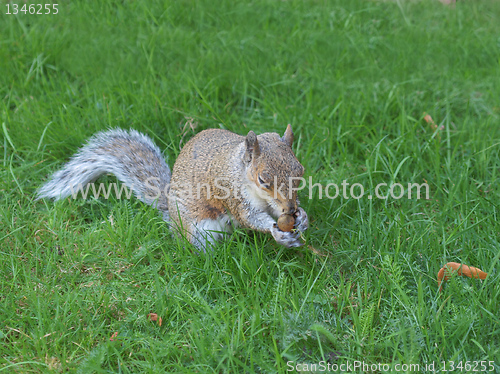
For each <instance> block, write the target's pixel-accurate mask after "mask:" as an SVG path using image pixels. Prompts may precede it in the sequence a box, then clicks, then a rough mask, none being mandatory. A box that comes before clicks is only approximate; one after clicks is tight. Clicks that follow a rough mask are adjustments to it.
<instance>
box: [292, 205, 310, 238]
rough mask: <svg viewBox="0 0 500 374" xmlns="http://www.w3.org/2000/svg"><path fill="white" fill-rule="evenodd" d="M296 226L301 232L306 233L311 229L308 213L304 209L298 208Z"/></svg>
mask: <svg viewBox="0 0 500 374" xmlns="http://www.w3.org/2000/svg"><path fill="white" fill-rule="evenodd" d="M294 215H295V225H294V228H295V229H297V230H299V231H300V232H304V231H306V230H307V228H308V227H309V218H307V213H306V211H305V210H304V209H302V208H300V207H299V208H298V209H297V211H296V212H295V214H294Z"/></svg>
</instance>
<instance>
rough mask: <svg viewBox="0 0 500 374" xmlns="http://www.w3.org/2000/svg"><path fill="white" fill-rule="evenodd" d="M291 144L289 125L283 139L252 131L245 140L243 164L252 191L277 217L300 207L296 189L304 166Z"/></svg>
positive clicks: (275, 135)
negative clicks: (245, 167) (244, 164)
mask: <svg viewBox="0 0 500 374" xmlns="http://www.w3.org/2000/svg"><path fill="white" fill-rule="evenodd" d="M292 144H293V132H292V127H291V126H290V125H288V126H287V128H286V131H285V134H284V135H283V136H282V137H280V136H279V135H278V134H276V133H265V134H262V135H259V136H256V135H255V133H254V132H253V131H250V132H249V133H248V135H247V137H246V139H245V145H246V152H245V160H244V161H245V163H246V165H247V177H248V179H249V180H250V183H251V187H252V190H253V192H255V193H256V194H257V195H258V196H259V198H260V199H261V200H263V202H265V203H266V205H267V207H269V208H270V209H271V211H272V213H273V214H274V215H275V216H276V217H278V216H280V215H281V214H283V213H286V214H293V213H294V212H295V211H296V210H297V207H298V202H297V188H298V186H299V185H300V182H301V181H300V179H299V178H301V177H302V176H303V175H304V167H303V166H302V165H301V164H300V162H299V161H298V160H297V157H295V154H294V153H293V151H292Z"/></svg>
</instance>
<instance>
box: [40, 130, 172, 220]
mask: <svg viewBox="0 0 500 374" xmlns="http://www.w3.org/2000/svg"><path fill="white" fill-rule="evenodd" d="M106 173H111V174H114V175H115V176H116V177H117V178H118V180H120V181H121V182H122V183H123V184H125V185H126V186H127V187H128V188H130V189H131V190H132V191H134V194H135V195H136V196H137V198H138V199H139V200H141V201H143V202H145V203H147V204H149V205H153V206H155V207H156V208H157V209H158V210H160V211H161V212H162V213H163V214H164V217H168V215H167V212H168V207H167V192H168V188H169V187H168V186H169V183H170V176H171V174H170V168H169V167H168V165H167V163H166V162H165V159H164V158H163V155H162V153H161V151H160V150H159V148H158V147H157V146H156V145H155V144H154V143H153V141H152V140H151V139H150V138H148V137H147V136H145V135H143V134H141V133H139V132H137V131H135V130H130V131H125V130H121V129H114V130H108V131H103V132H100V133H97V134H95V135H94V136H93V137H92V138H90V139H89V141H88V142H87V144H85V145H84V146H83V147H82V148H80V150H79V151H78V152H77V153H76V154H75V155H74V156H73V157H72V158H71V159H70V161H69V162H68V163H67V164H66V165H64V167H63V168H62V169H61V170H59V171H57V172H56V173H54V175H52V178H51V179H50V181H48V182H47V183H46V184H45V185H43V186H42V187H41V188H40V189H39V190H38V198H54V199H56V200H59V199H63V198H65V197H68V196H70V195H75V193H77V191H78V190H79V189H81V190H82V191H83V188H84V187H85V186H86V185H87V184H88V183H91V182H93V181H95V180H96V179H97V178H98V177H99V176H101V175H103V174H106Z"/></svg>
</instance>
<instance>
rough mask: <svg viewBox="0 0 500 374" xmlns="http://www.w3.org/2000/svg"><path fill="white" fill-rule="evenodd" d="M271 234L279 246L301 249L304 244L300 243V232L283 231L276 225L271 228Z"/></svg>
mask: <svg viewBox="0 0 500 374" xmlns="http://www.w3.org/2000/svg"><path fill="white" fill-rule="evenodd" d="M306 217H307V216H306ZM271 234H272V235H273V238H274V240H276V242H277V243H278V244H281V245H283V246H285V247H287V248H292V247H300V246H301V245H303V244H304V243H302V242H301V241H300V231H296V232H287V231H281V230H280V229H279V228H278V226H277V225H276V224H274V225H273V227H272V228H271Z"/></svg>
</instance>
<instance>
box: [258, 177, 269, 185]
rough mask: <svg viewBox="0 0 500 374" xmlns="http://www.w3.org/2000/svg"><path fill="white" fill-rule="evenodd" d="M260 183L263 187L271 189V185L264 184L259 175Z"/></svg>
mask: <svg viewBox="0 0 500 374" xmlns="http://www.w3.org/2000/svg"><path fill="white" fill-rule="evenodd" d="M259 183H260V184H261V185H262V187H264V188H269V183H266V182H264V180H263V179H262V178H261V177H260V175H259Z"/></svg>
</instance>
